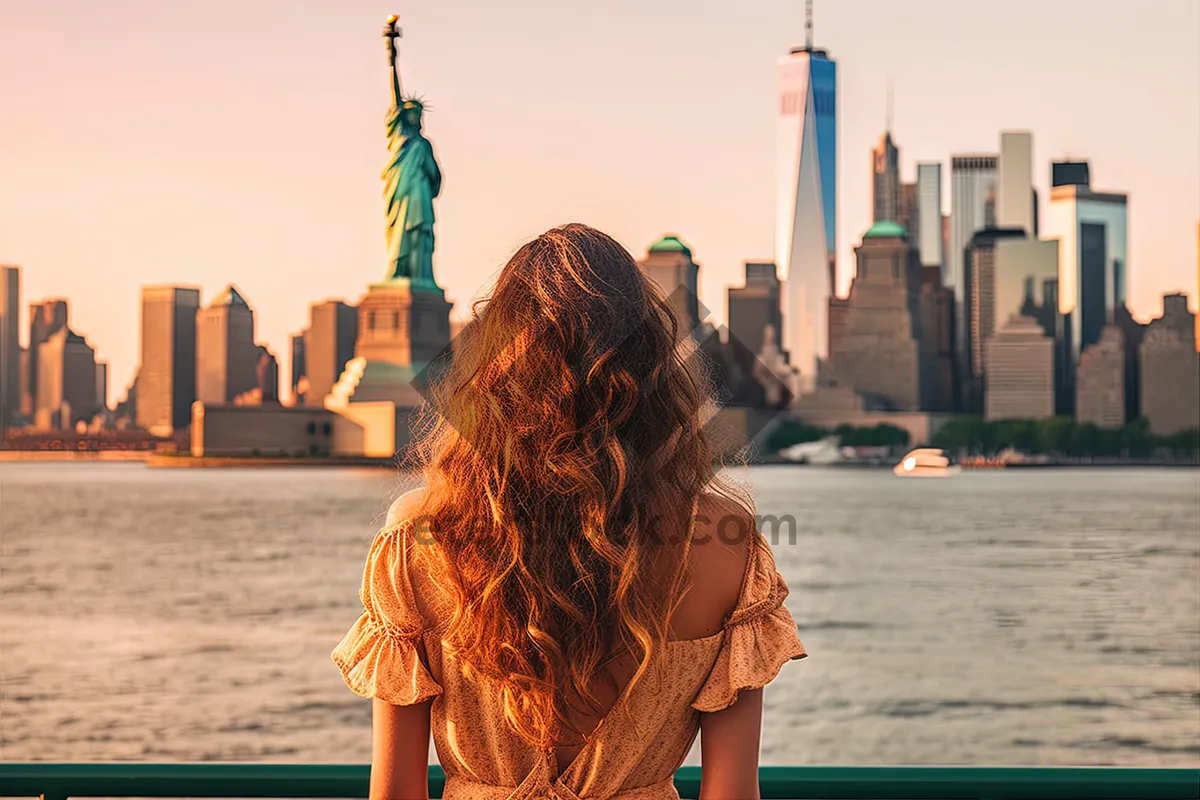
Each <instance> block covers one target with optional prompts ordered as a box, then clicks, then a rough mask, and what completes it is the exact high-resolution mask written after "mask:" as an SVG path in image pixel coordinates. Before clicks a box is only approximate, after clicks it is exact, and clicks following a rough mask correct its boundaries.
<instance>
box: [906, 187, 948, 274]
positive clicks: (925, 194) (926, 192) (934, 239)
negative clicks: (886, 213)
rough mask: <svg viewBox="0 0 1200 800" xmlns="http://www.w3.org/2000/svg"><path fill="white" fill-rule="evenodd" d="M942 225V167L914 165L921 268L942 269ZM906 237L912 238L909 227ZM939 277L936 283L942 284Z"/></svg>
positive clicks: (916, 230) (916, 231)
mask: <svg viewBox="0 0 1200 800" xmlns="http://www.w3.org/2000/svg"><path fill="white" fill-rule="evenodd" d="M942 225H943V223H942V165H941V164H938V163H933V164H921V163H918V164H917V226H916V228H915V237H916V244H917V252H918V253H919V254H920V256H921V266H923V267H937V268H938V269H942V268H943V266H944V253H943V251H944V247H943V242H942V233H943V231H942ZM909 235H910V236H913V235H914V229H913V228H909ZM943 278H945V273H943V274H942V276H941V278H939V279H938V282H939V283H942V279H943ZM942 285H945V284H944V283H942Z"/></svg>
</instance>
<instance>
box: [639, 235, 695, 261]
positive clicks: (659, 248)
mask: <svg viewBox="0 0 1200 800" xmlns="http://www.w3.org/2000/svg"><path fill="white" fill-rule="evenodd" d="M649 252H651V253H683V254H684V255H686V256H687V257H688V258H691V257H692V249H691V248H690V247H688V246H687V245H686V244H684V243H683V240H682V239H680V238H679V237H678V236H674V235H667V236H664V237H662V238H661V239H659V240H658V241H657V242H655V243H654V244H652V245H650V250H649Z"/></svg>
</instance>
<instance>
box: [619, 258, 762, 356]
mask: <svg viewBox="0 0 1200 800" xmlns="http://www.w3.org/2000/svg"><path fill="white" fill-rule="evenodd" d="M640 264H641V267H642V271H643V272H645V273H646V277H648V278H649V279H650V280H651V281H652V282H653V283H655V284H656V285H657V286H658V288H659V289H660V290H661V292H662V296H663V297H664V298H666V300H667V303H668V304H669V305H670V306H671V308H672V310H673V311H674V312H675V324H676V325H677V326H678V328H677V333H678V335H679V336H680V338H683V337H686V336H690V335H693V334H694V333H695V332H696V329H697V328H698V327H700V302H699V292H700V286H699V275H700V265H699V264H697V263H696V262H695V261H694V260H693V259H692V250H691V248H690V247H688V246H687V245H686V244H685V243H684V242H683V240H682V239H680V238H679V237H678V236H675V235H673V234H667V235H666V236H663V237H662V238H661V239H659V240H658V241H657V242H654V243H653V244H651V245H650V246H649V247H648V248H646V257H645V258H644V259H642V261H641V262H640ZM746 344H747V345H750V343H749V342H747V343H746Z"/></svg>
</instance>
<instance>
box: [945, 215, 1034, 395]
mask: <svg viewBox="0 0 1200 800" xmlns="http://www.w3.org/2000/svg"><path fill="white" fill-rule="evenodd" d="M1024 238H1025V232H1024V231H1023V230H1019V229H1016V228H1003V229H1001V228H985V229H983V230H980V231H978V232H977V233H976V234H975V235H974V236H973V237H971V243H970V246H969V248H968V251H967V270H966V272H965V273H964V276H963V297H964V308H963V309H961V310H960V313H959V314H958V315H957V316H958V317H959V319H962V320H963V323H964V324H965V325H966V326H967V331H966V335H965V336H961V335H960V336H959V341H960V342H962V343H964V345H965V346H966V348H967V352H966V353H965V357H964V358H962V359H960V361H961V363H962V364H963V365H964V366H965V369H964V370H963V372H962V373H961V374H963V375H964V377H965V380H964V384H963V386H961V387H960V389H959V392H960V394H959V398H960V402H959V405H960V407H961V410H963V411H971V412H978V411H980V410H981V409H982V392H983V378H984V374H985V373H986V372H987V358H986V354H987V350H986V348H987V340H988V338H990V337H991V335H992V334H993V333H994V332H995V331H996V327H997V325H998V324H1000V323H1001V322H1002V321H1003V320H1004V319H1006V318H1007V315H1005V316H1001V317H997V315H996V245H997V242H998V241H1000V240H1003V239H1024ZM1016 310H1017V309H1015V308H1014V309H1012V310H1011V311H1010V312H1009V313H1015V312H1016ZM956 322H957V320H956Z"/></svg>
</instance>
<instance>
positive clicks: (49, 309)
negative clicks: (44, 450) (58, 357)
mask: <svg viewBox="0 0 1200 800" xmlns="http://www.w3.org/2000/svg"><path fill="white" fill-rule="evenodd" d="M67 319H68V312H67V301H66V300H64V299H62V298H61V297H56V298H51V299H49V300H41V301H39V302H36V303H30V304H29V347H28V349H29V355H28V356H27V363H26V367H25V372H26V377H25V381H24V383H25V386H26V389H27V393H26V394H25V395H23V396H22V397H21V414H22V415H23V416H25V417H27V418H29V419H31V420H32V419H33V417H34V414H35V413H36V412H37V407H38V403H37V392H38V348H39V347H41V345H42V342H44V341H46V340H47V339H49V338H50V337H51V336H52V335H53V334H54V333H55V332H56V331H57V330H58V329H59V328H65V327H66V326H67Z"/></svg>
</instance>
